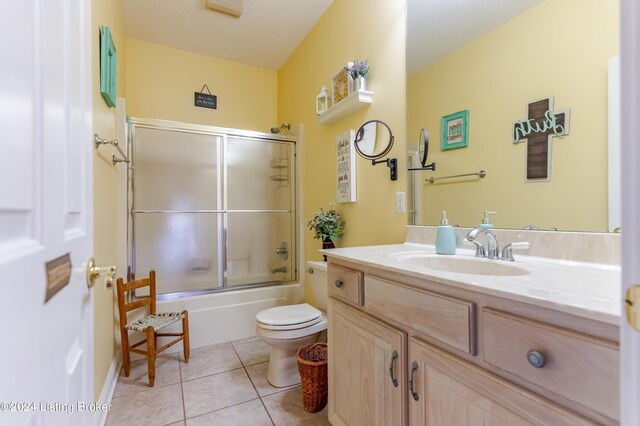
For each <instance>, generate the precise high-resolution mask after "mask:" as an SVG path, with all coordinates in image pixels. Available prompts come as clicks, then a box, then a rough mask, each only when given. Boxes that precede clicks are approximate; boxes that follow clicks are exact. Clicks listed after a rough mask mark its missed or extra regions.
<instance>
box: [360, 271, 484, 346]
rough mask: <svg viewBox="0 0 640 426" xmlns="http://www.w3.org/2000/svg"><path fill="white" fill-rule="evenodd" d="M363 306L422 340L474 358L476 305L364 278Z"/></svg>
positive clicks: (374, 278)
mask: <svg viewBox="0 0 640 426" xmlns="http://www.w3.org/2000/svg"><path fill="white" fill-rule="evenodd" d="M365 288H366V293H365V306H366V308H367V311H368V312H372V313H377V314H379V315H381V316H384V317H386V318H389V319H392V320H393V321H396V322H398V323H400V324H402V325H404V326H407V327H410V328H412V329H414V330H415V331H417V332H418V333H422V334H424V335H425V336H429V337H432V338H434V339H436V340H438V341H440V342H443V343H446V344H447V345H449V346H451V347H454V348H456V349H459V350H461V351H463V352H466V353H470V354H472V355H475V354H476V324H475V322H476V320H475V317H476V315H475V303H472V302H466V301H464V300H459V299H454V298H452V297H448V296H443V295H441V294H437V293H431V292H428V291H424V290H417V289H413V288H410V287H406V286H404V285H401V284H397V283H393V282H390V281H386V280H383V279H381V278H377V277H373V276H371V275H367V277H366V278H365Z"/></svg>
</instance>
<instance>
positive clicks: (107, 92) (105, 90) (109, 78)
mask: <svg viewBox="0 0 640 426" xmlns="http://www.w3.org/2000/svg"><path fill="white" fill-rule="evenodd" d="M100 93H101V94H102V97H103V98H104V101H105V102H106V103H107V105H108V106H109V107H110V108H113V107H115V106H116V45H115V44H114V43H113V38H112V37H111V30H109V27H107V26H104V25H100Z"/></svg>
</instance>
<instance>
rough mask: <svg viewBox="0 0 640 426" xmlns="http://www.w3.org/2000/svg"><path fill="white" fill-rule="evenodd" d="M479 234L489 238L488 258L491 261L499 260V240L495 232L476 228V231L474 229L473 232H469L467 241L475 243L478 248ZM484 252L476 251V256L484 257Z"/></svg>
mask: <svg viewBox="0 0 640 426" xmlns="http://www.w3.org/2000/svg"><path fill="white" fill-rule="evenodd" d="M478 234H484V236H485V237H486V238H487V252H486V253H487V255H486V257H487V258H489V259H499V257H498V240H497V239H496V236H495V234H494V233H493V232H491V230H490V229H482V228H476V229H472V230H471V231H469V233H468V234H467V240H469V241H470V242H472V243H474V244H475V245H476V247H478V244H480V243H478V242H476V238H477V237H478ZM479 253H482V250H476V256H480V257H482V255H481V254H479Z"/></svg>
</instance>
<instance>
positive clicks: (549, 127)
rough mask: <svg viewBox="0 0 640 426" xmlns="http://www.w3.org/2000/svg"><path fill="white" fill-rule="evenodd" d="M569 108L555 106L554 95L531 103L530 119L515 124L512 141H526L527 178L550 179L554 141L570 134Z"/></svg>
mask: <svg viewBox="0 0 640 426" xmlns="http://www.w3.org/2000/svg"><path fill="white" fill-rule="evenodd" d="M569 116H570V110H568V109H565V110H561V111H554V110H553V96H551V97H549V98H545V99H540V100H538V101H533V102H530V103H529V106H528V108H527V119H526V120H517V121H516V122H515V123H514V124H513V143H520V142H524V141H526V142H527V173H526V180H527V182H540V181H548V180H551V142H552V141H553V138H555V137H556V136H565V135H568V134H569Z"/></svg>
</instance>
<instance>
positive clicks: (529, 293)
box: [323, 243, 621, 325]
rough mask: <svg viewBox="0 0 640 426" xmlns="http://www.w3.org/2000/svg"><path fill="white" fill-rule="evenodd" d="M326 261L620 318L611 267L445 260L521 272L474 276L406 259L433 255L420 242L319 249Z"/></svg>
mask: <svg viewBox="0 0 640 426" xmlns="http://www.w3.org/2000/svg"><path fill="white" fill-rule="evenodd" d="M323 253H325V254H327V255H328V256H329V257H331V258H335V259H342V260H345V261H349V262H354V263H357V264H361V265H366V266H370V267H376V268H381V269H384V270H387V271H391V272H395V273H400V274H404V275H409V276H413V277H417V278H424V279H428V280H430V281H434V282H438V283H442V284H447V285H451V286H453V287H457V288H463V289H467V290H471V291H476V292H481V293H484V294H489V295H494V296H498V297H503V298H506V299H511V300H516V301H520V302H524V303H527V304H530V305H535V306H540V307H544V308H548V309H553V310H559V311H563V312H567V313H571V314H574V315H577V316H580V317H585V318H589V319H592V320H596V321H602V322H605V323H609V324H615V325H618V324H619V323H620V314H621V290H620V288H621V285H620V267H619V266H613V265H604V264H595V263H586V262H574V261H566V260H553V259H549V258H541V257H531V256H522V255H519V254H520V252H514V257H515V258H516V260H515V261H514V262H507V261H504V260H489V259H477V258H476V257H475V256H474V253H475V251H473V250H467V249H458V250H457V252H456V254H455V255H453V256H442V257H443V258H444V257H451V258H460V259H467V260H470V261H473V260H477V261H479V262H496V263H499V264H501V265H508V266H514V267H518V268H521V269H523V270H525V271H526V272H527V273H525V274H524V275H515V276H510V275H509V276H496V275H474V274H467V273H458V272H450V271H443V270H436V269H431V268H428V267H426V266H424V265H422V264H420V262H411V261H409V262H407V261H406V259H411V258H416V257H420V256H427V257H429V256H438V255H437V254H436V252H435V247H434V246H432V245H425V244H413V243H405V244H393V245H383V246H366V247H349V248H337V249H331V250H323Z"/></svg>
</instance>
